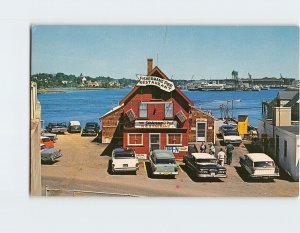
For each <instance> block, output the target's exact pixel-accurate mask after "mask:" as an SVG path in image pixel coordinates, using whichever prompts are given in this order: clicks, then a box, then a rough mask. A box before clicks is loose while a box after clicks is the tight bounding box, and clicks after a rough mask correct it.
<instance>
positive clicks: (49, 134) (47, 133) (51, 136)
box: [41, 129, 57, 142]
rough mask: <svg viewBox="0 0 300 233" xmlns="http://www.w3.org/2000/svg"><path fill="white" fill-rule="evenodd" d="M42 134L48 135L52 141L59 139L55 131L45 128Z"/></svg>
mask: <svg viewBox="0 0 300 233" xmlns="http://www.w3.org/2000/svg"><path fill="white" fill-rule="evenodd" d="M41 136H44V137H48V138H50V140H51V141H52V142H56V141H57V135H56V134H55V133H49V132H48V131H47V130H45V129H43V130H42V132H41Z"/></svg>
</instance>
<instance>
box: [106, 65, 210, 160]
mask: <svg viewBox="0 0 300 233" xmlns="http://www.w3.org/2000/svg"><path fill="white" fill-rule="evenodd" d="M138 78H139V81H138V83H137V85H136V86H135V87H134V88H133V89H132V90H131V92H130V93H129V94H128V95H127V96H126V97H125V98H124V99H123V100H122V101H121V102H120V105H119V106H118V107H117V108H115V110H114V109H113V110H111V111H110V112H108V113H107V114H105V115H104V116H102V117H101V118H100V120H101V121H102V142H107V143H108V142H111V140H114V139H115V138H116V137H118V138H119V139H120V140H121V141H122V142H121V143H120V142H119V143H118V144H122V146H123V147H125V148H126V147H130V148H133V149H134V150H135V151H136V154H137V155H139V156H140V157H144V158H147V157H148V155H149V153H150V151H151V150H154V149H166V150H170V151H172V152H173V153H174V155H175V157H176V159H182V158H183V156H184V155H185V154H186V153H187V149H188V143H189V140H190V139H191V137H189V133H190V130H191V125H194V124H195V122H194V121H193V119H192V116H193V115H194V114H192V109H193V108H192V106H193V103H192V101H191V100H190V99H188V98H187V97H186V96H185V95H184V94H183V93H182V92H181V91H180V90H179V89H178V88H176V87H175V86H174V84H173V83H172V82H171V81H170V80H169V79H168V77H167V76H166V75H165V74H164V73H163V72H162V71H161V70H160V69H159V68H158V67H157V66H156V67H154V68H152V59H148V74H147V75H140V76H138ZM204 115H205V114H204ZM201 116H202V115H201ZM204 117H205V116H204ZM202 118H203V116H202ZM206 118H208V119H209V120H208V121H209V122H210V121H211V119H213V118H212V117H210V116H209V115H206ZM194 120H195V119H194ZM206 127H207V124H206ZM208 132H209V131H208ZM194 133H195V132H194ZM209 136H210V135H209ZM120 140H119V141H120ZM205 141H206V140H205Z"/></svg>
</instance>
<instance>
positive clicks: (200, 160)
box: [196, 159, 217, 163]
mask: <svg viewBox="0 0 300 233" xmlns="http://www.w3.org/2000/svg"><path fill="white" fill-rule="evenodd" d="M196 161H197V163H216V161H217V160H216V159H197V160H196Z"/></svg>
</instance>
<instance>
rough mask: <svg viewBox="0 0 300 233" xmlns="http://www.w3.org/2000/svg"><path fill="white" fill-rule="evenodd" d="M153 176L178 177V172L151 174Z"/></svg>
mask: <svg viewBox="0 0 300 233" xmlns="http://www.w3.org/2000/svg"><path fill="white" fill-rule="evenodd" d="M153 175H164V176H172V175H178V172H157V171H155V172H153Z"/></svg>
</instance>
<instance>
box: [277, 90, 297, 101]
mask: <svg viewBox="0 0 300 233" xmlns="http://www.w3.org/2000/svg"><path fill="white" fill-rule="evenodd" d="M297 94H299V91H279V92H278V94H277V97H276V98H277V99H279V100H291V99H293V98H294V96H295V95H297Z"/></svg>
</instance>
